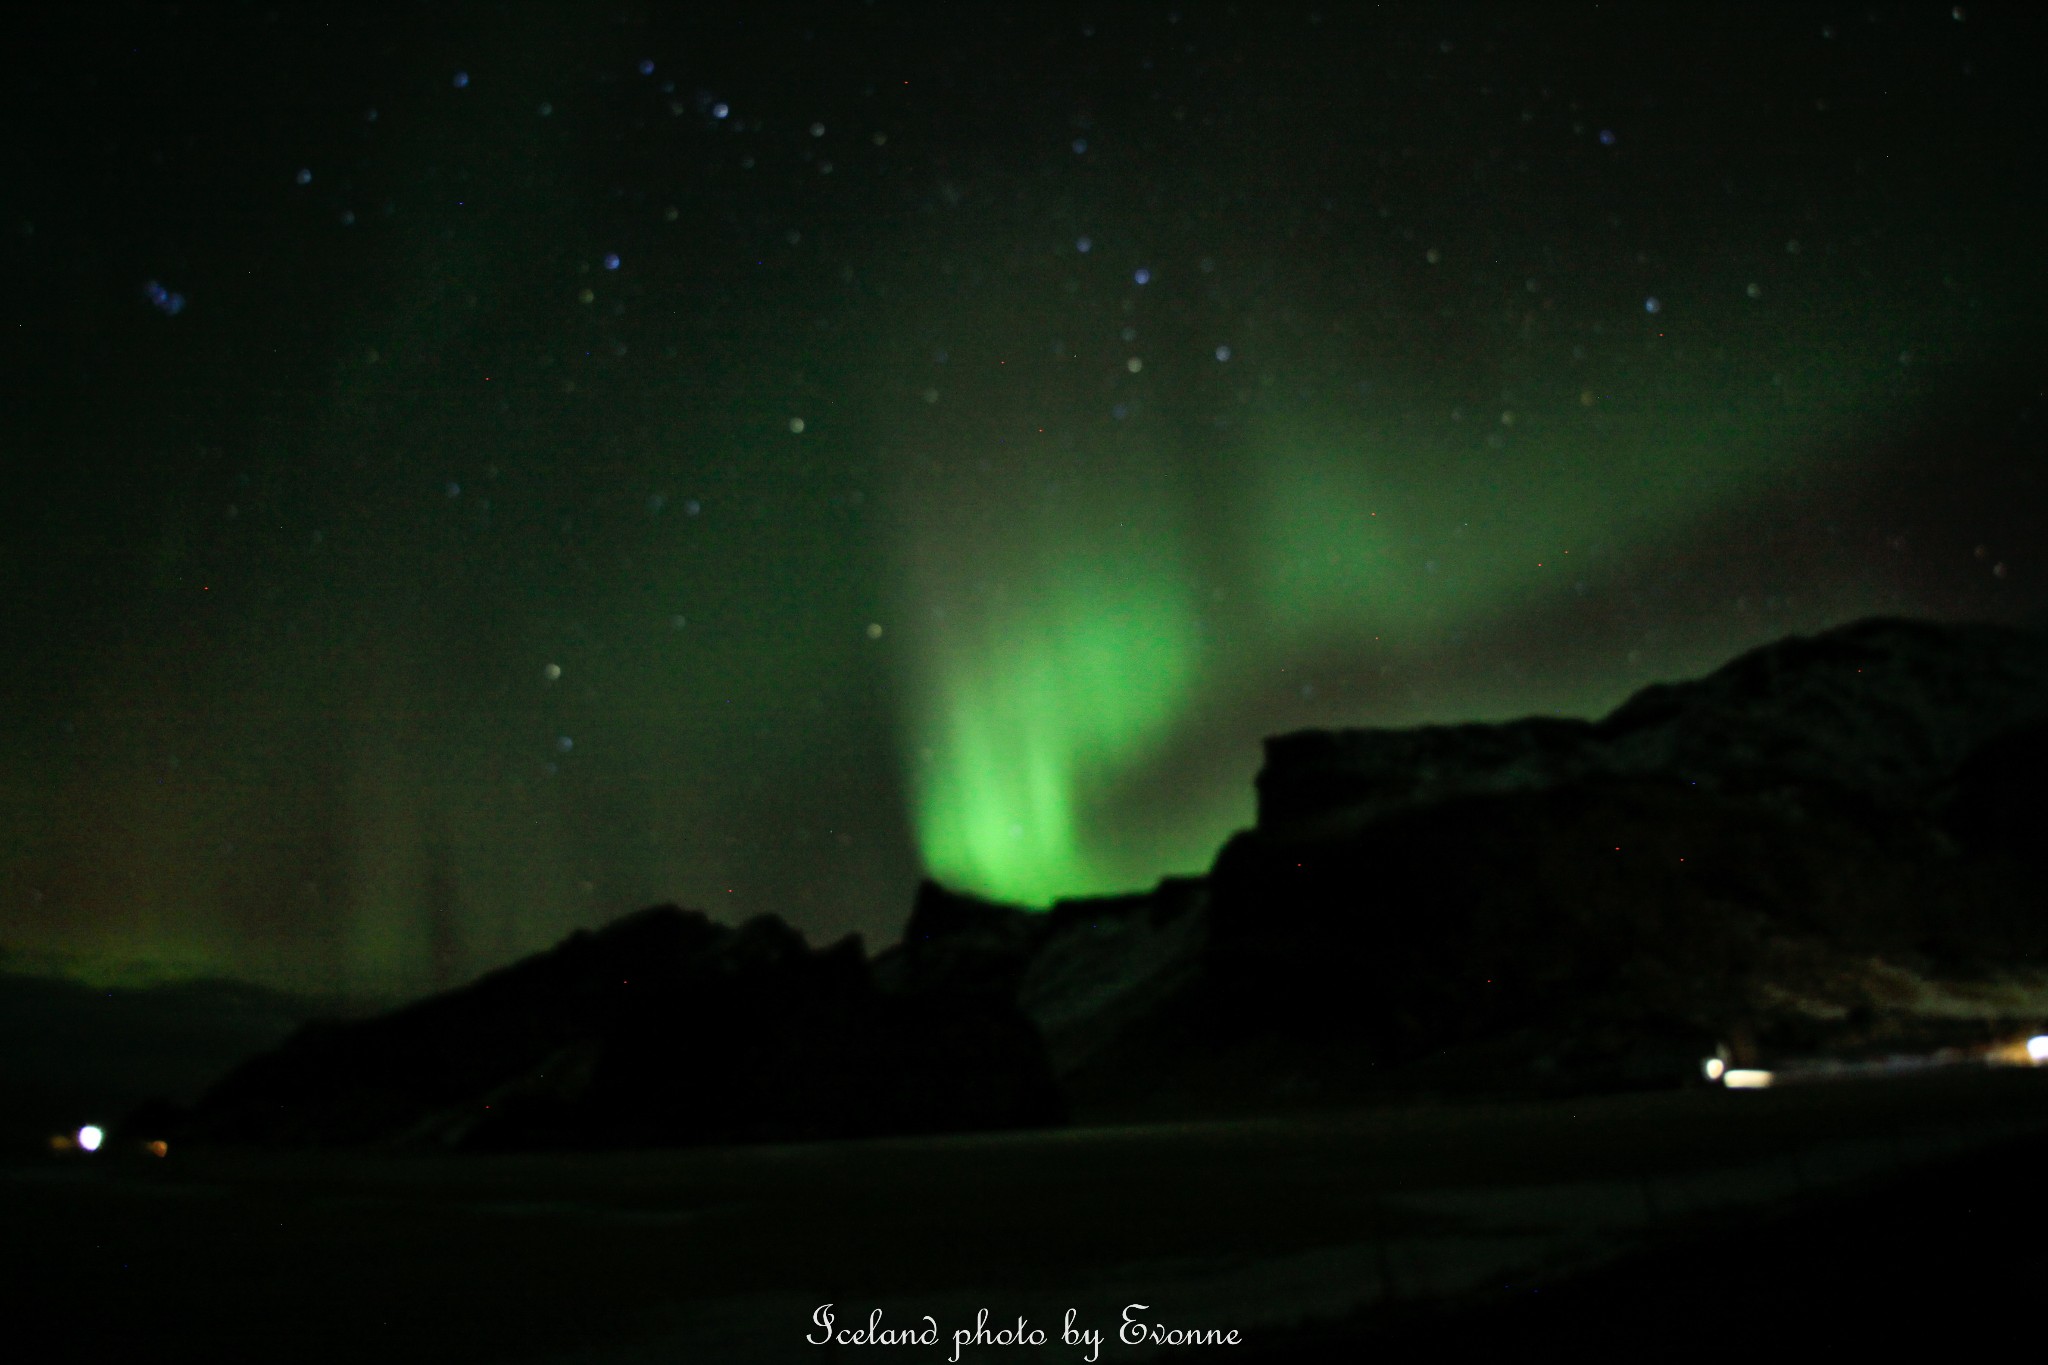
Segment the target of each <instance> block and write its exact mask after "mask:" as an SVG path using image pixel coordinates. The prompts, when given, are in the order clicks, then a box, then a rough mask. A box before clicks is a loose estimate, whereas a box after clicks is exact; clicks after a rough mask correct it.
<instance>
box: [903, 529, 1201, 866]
mask: <svg viewBox="0 0 2048 1365" xmlns="http://www.w3.org/2000/svg"><path fill="white" fill-rule="evenodd" d="M1182 578H1183V575H1181V574H1180V572H1179V571H1178V570H1177V569H1176V567H1175V566H1173V565H1172V564H1170V563H1166V562H1161V561H1160V559H1159V558H1158V557H1154V556H1132V557H1131V558H1129V559H1126V560H1124V561H1122V562H1115V561H1111V560H1108V559H1104V560H1101V561H1097V562H1086V561H1078V562H1077V561H1075V560H1067V561H1063V562H1060V563H1058V564H1055V565H1053V566H1052V567H1051V568H1050V569H1048V570H1047V572H1046V573H1045V574H1044V581H1043V582H1041V583H1040V584H1038V585H1036V590H1035V591H1034V592H1033V593H1031V594H1030V596H1031V604H1030V606H1029V608H1028V609H1022V610H1016V611H1013V612H1009V613H1007V614H997V615H995V618H994V619H992V620H989V621H987V622H985V623H984V626H985V628H984V630H983V631H982V632H980V634H979V637H978V638H974V639H972V640H969V639H964V638H958V637H954V638H949V639H947V640H946V641H945V642H944V643H942V644H940V645H939V646H938V649H939V652H940V655H941V661H940V662H939V664H938V677H937V682H936V695H935V696H934V698H933V703H932V711H931V714H932V715H933V717H934V720H935V728H934V730H933V731H932V733H931V734H930V743H929V745H928V746H927V747H928V748H929V750H930V752H931V755H932V756H931V759H930V760H929V761H928V762H925V763H924V764H922V765H921V766H920V767H919V769H918V770H917V773H916V779H917V781H916V788H917V825H918V832H919V838H920V842H921V844H922V847H923V851H924V854H925V859H926V865H927V868H928V869H929V871H930V872H931V873H932V874H933V875H934V876H936V877H938V878H939V879H940V880H942V881H944V882H946V883H947V884H949V885H953V886H958V887H963V888H967V889H970V890H974V891H978V892H982V893H984V894H988V895H992V896H998V897H1001V898H1002V899H1005V900H1011V901H1016V902H1021V903H1024V904H1030V905H1045V904H1048V903H1049V902H1050V901H1052V900H1053V899H1054V898H1056V897H1060V896H1072V895H1085V894H1089V893H1092V892H1104V891H1111V890H1118V889H1122V888H1123V886H1124V885H1125V883H1124V880H1123V878H1122V876H1121V875H1120V873H1121V872H1122V869H1121V868H1119V867H1118V865H1117V860H1116V859H1115V858H1114V857H1113V856H1111V855H1110V853H1109V851H1107V850H1104V849H1102V848H1100V847H1098V846H1096V845H1094V844H1092V843H1091V841H1090V839H1089V837H1088V835H1089V829H1088V816H1089V803H1090V799H1091V797H1093V796H1096V795H1098V794H1100V792H1101V791H1102V790H1103V789H1104V788H1105V787H1106V786H1107V785H1108V784H1110V783H1112V782H1113V781H1114V780H1115V778H1116V777H1117V776H1118V775H1119V774H1120V773H1121V772H1123V771H1124V770H1125V769H1127V768H1128V766H1129V765H1131V764H1132V763H1134V762H1136V761H1139V760H1141V759H1142V758H1144V757H1146V756H1148V755H1149V754H1150V753H1151V752H1152V751H1153V750H1154V749H1155V748H1156V746H1157V745H1158V744H1159V743H1160V742H1161V740H1162V739H1163V738H1164V737H1165V735H1167V734H1168V733H1169V732H1170V727H1171V726H1172V724H1173V723H1174V722H1175V721H1176V720H1177V719H1178V718H1179V716H1180V714H1181V713H1182V711H1183V710H1184V708H1185V707H1186V705H1187V702H1188V699H1189V697H1190V695H1191V692H1192V689H1193V686H1194V683H1195V680H1196V675H1197V669H1196V653H1197V636H1196V622H1195V617H1194V614H1193V611H1192V608H1191V605H1190V603H1189V602H1188V600H1187V593H1186V589H1185V587H1184V584H1183V582H1182V581H1181V580H1182Z"/></svg>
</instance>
